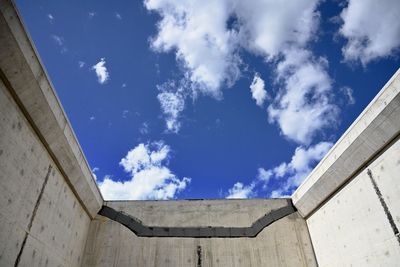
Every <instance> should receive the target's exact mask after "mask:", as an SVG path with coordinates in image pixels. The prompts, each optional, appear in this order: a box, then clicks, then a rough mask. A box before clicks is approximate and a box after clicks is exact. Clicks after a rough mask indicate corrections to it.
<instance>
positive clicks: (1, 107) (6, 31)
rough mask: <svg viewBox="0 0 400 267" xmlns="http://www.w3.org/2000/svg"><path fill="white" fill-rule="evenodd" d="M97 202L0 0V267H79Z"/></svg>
mask: <svg viewBox="0 0 400 267" xmlns="http://www.w3.org/2000/svg"><path fill="white" fill-rule="evenodd" d="M101 205H102V198H101V195H100V193H99V191H98V189H97V187H96V184H95V182H94V181H93V178H92V176H91V172H90V169H89V168H88V166H87V164H86V161H85V159H84V156H83V154H82V152H81V150H80V147H79V145H78V143H77V141H76V139H75V136H74V134H73V132H72V129H71V127H70V125H69V123H68V120H67V118H66V116H65V114H64V111H63V110H62V108H61V105H60V103H59V101H58V99H57V97H56V95H55V93H54V90H53V88H52V85H51V83H50V81H49V80H48V78H47V75H46V73H45V70H44V69H43V67H42V64H41V63H40V61H39V59H38V57H37V54H36V51H35V49H34V48H33V46H32V43H31V41H30V39H29V37H28V36H27V34H26V32H25V30H24V28H23V26H22V24H21V21H20V19H19V16H18V14H17V13H16V10H15V8H14V6H13V4H12V3H11V2H10V1H4V0H0V266H81V262H82V256H83V250H84V246H85V243H86V238H87V233H88V229H89V224H90V220H91V218H92V217H94V216H95V215H96V213H97V211H98V210H99V209H100V207H101Z"/></svg>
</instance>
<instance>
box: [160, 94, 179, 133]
mask: <svg viewBox="0 0 400 267" xmlns="http://www.w3.org/2000/svg"><path fill="white" fill-rule="evenodd" d="M161 90H162V92H161V93H159V94H158V95H157V98H158V101H159V102H160V105H161V111H162V113H163V114H164V116H165V122H166V127H167V131H168V132H173V133H178V132H179V129H180V127H181V123H180V121H179V118H180V114H181V112H182V111H183V109H184V107H185V99H184V96H183V95H182V94H181V93H179V92H168V91H165V89H161Z"/></svg>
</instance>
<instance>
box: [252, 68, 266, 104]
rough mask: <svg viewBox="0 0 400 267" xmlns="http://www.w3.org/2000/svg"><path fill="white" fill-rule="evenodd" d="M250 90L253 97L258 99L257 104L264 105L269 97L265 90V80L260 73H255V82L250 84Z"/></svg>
mask: <svg viewBox="0 0 400 267" xmlns="http://www.w3.org/2000/svg"><path fill="white" fill-rule="evenodd" d="M250 90H251V95H252V97H253V99H254V100H256V104H257V105H258V106H260V107H262V105H263V104H264V101H265V99H266V98H267V91H265V83H264V80H263V79H261V77H260V75H259V74H258V73H256V74H255V75H254V78H253V82H252V83H251V84H250Z"/></svg>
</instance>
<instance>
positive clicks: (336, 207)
mask: <svg viewBox="0 0 400 267" xmlns="http://www.w3.org/2000/svg"><path fill="white" fill-rule="evenodd" d="M399 132H400V71H397V73H396V74H395V75H394V76H393V77H392V78H391V79H390V81H389V82H388V83H387V84H386V85H385V86H384V88H383V89H382V90H381V92H380V93H379V94H378V95H377V96H376V97H375V99H374V100H373V101H372V102H371V103H370V105H369V106H368V107H367V108H366V109H365V110H364V112H363V113H362V114H361V115H360V117H359V118H358V119H357V120H356V121H355V122H354V123H353V125H352V126H351V127H350V128H349V129H348V130H347V131H346V133H345V134H344V135H343V136H342V138H341V139H340V140H339V141H338V142H337V143H336V144H335V146H334V147H333V148H332V149H331V151H329V152H328V155H327V156H326V157H325V158H324V159H323V160H322V161H321V162H320V164H319V165H318V166H317V167H316V168H315V169H314V170H313V172H312V173H311V174H310V176H309V177H308V178H307V179H306V181H305V182H304V183H303V184H302V185H301V186H300V187H299V188H298V190H297V191H296V192H295V193H294V194H293V202H294V204H295V206H296V207H297V208H298V210H299V212H300V213H301V214H302V215H303V216H304V217H305V218H306V220H307V225H308V227H309V231H310V235H311V239H312V243H313V245H314V250H315V254H316V258H317V261H318V264H319V266H399V263H400V234H399V229H400V141H399Z"/></svg>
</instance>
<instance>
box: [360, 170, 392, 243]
mask: <svg viewBox="0 0 400 267" xmlns="http://www.w3.org/2000/svg"><path fill="white" fill-rule="evenodd" d="M367 174H368V176H369V179H370V181H371V183H372V186H373V187H374V190H375V193H376V195H377V196H378V198H379V202H380V203H381V206H382V208H383V211H384V212H385V215H386V218H387V219H388V221H389V224H390V227H391V228H392V230H393V233H394V236H395V237H396V239H397V242H398V243H399V245H400V235H399V229H398V228H397V226H396V223H395V222H394V220H393V216H392V213H391V212H390V210H389V207H388V206H387V204H386V201H385V199H384V198H383V196H382V192H381V190H380V189H379V187H378V184H377V183H376V181H375V179H374V177H373V175H372V172H371V170H370V169H368V170H367Z"/></svg>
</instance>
